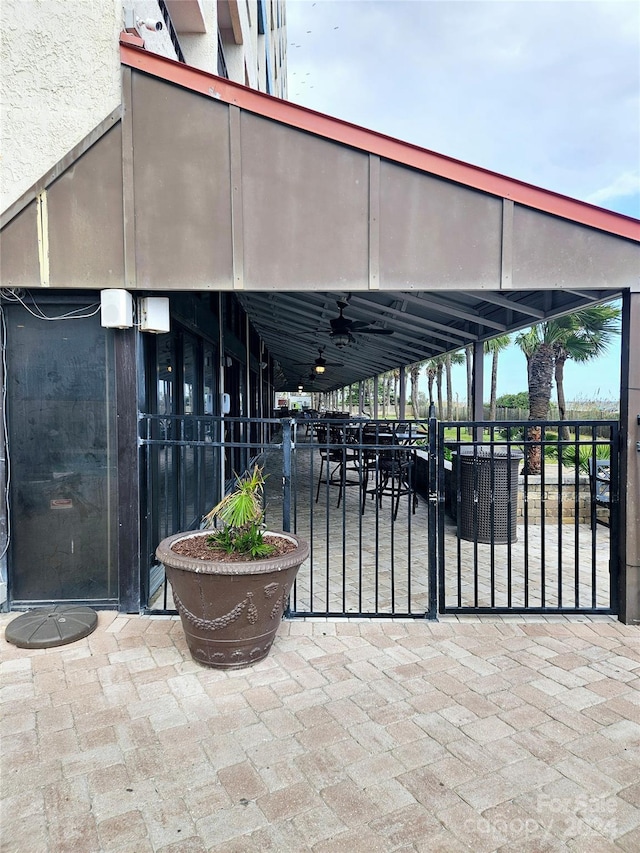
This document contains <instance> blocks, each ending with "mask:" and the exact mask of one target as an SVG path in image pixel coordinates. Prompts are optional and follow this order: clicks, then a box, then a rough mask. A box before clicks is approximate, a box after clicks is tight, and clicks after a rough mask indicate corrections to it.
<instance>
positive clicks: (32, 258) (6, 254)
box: [0, 201, 40, 287]
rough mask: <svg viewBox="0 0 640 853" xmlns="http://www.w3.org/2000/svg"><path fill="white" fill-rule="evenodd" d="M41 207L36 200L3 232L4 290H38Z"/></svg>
mask: <svg viewBox="0 0 640 853" xmlns="http://www.w3.org/2000/svg"><path fill="white" fill-rule="evenodd" d="M36 217H37V205H36V202H35V201H33V202H31V204H30V205H29V206H28V207H26V208H25V209H24V210H23V211H22V213H19V214H18V216H16V217H15V218H14V219H12V220H11V222H10V223H9V224H8V225H7V226H6V228H4V229H3V230H2V234H1V235H0V284H1V285H2V287H36V286H37V285H39V284H40V265H39V263H38V226H37V223H36Z"/></svg>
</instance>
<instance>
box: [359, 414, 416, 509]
mask: <svg viewBox="0 0 640 853" xmlns="http://www.w3.org/2000/svg"><path fill="white" fill-rule="evenodd" d="M362 440H363V444H371V445H373V446H372V447H371V449H370V450H369V449H364V450H363V451H362V458H363V485H362V513H363V514H364V511H365V506H366V499H367V495H371V499H372V500H373V499H374V498H375V500H377V501H378V506H380V507H382V498H383V497H384V496H385V495H389V496H390V497H391V500H392V506H393V518H394V520H395V519H396V517H397V515H398V509H399V507H400V498H401V497H402V496H403V495H411V496H412V498H411V504H412V512H413V513H414V514H415V511H416V506H417V504H418V495H417V493H416V491H415V489H414V488H413V463H414V460H413V454H412V452H411V451H410V450H407V449H405V448H402V447H398V446H396V445H393V446H389V447H387V446H386V445H387V444H389V445H391V443H392V441H393V435H390V436H387V434H386V433H382V434H381V433H379V432H376V431H375V428H374V429H373V430H370V429H367V428H366V427H365V429H364V431H363V438H362ZM371 476H373V478H374V480H375V482H374V485H373V486H372V487H371V488H368V485H369V479H370V477H371Z"/></svg>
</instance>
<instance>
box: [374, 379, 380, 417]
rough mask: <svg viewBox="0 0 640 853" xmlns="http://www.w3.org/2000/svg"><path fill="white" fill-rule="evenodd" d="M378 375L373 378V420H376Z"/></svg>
mask: <svg viewBox="0 0 640 853" xmlns="http://www.w3.org/2000/svg"><path fill="white" fill-rule="evenodd" d="M378 378H379V377H378V375H377V374H376V375H375V376H374V377H373V419H374V421H377V420H378Z"/></svg>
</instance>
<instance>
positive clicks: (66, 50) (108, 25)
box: [0, 0, 121, 210]
mask: <svg viewBox="0 0 640 853" xmlns="http://www.w3.org/2000/svg"><path fill="white" fill-rule="evenodd" d="M116 10H117V14H116ZM120 28H121V4H120V3H119V2H118V0H91V2H89V1H88V0H65V2H59V0H3V3H2V21H1V29H2V53H1V61H2V68H3V73H2V85H1V97H2V100H1V102H0V109H1V111H2V123H1V124H2V130H1V133H2V160H1V164H0V187H1V196H0V209H1V210H4V209H5V208H6V207H7V206H8V205H9V204H11V203H12V202H13V201H15V200H16V199H17V198H19V197H20V196H21V195H22V193H24V192H25V191H26V190H27V189H28V188H29V187H30V186H31V185H32V184H33V183H34V182H35V181H36V180H37V179H38V178H40V177H41V176H42V175H43V174H44V173H45V172H46V171H47V170H48V169H50V168H51V167H52V166H53V165H55V163H56V162H57V161H58V160H59V159H60V158H61V157H62V156H63V155H64V154H65V153H66V152H67V151H68V150H69V149H70V148H72V147H73V146H74V145H76V144H77V143H78V142H79V141H80V140H81V139H82V138H83V137H84V136H86V135H87V134H88V133H89V132H90V131H91V130H92V129H93V128H94V127H95V126H96V125H97V124H99V122H100V121H101V120H102V119H103V118H105V117H106V116H107V115H108V114H109V113H110V112H111V111H112V110H113V109H115V108H116V107H117V106H118V104H119V103H120V64H119V54H118V33H119V31H120Z"/></svg>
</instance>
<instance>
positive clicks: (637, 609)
mask: <svg viewBox="0 0 640 853" xmlns="http://www.w3.org/2000/svg"><path fill="white" fill-rule="evenodd" d="M639 350H640V292H638V293H631V292H629V291H627V292H626V293H625V294H624V296H623V300H622V354H621V355H622V362H621V373H620V427H621V434H622V454H621V460H620V548H619V553H620V571H619V577H620V583H619V608H620V609H619V613H620V620H621V621H622V622H625V623H627V624H628V625H637V624H639V623H640V360H639V359H638V351H639Z"/></svg>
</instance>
